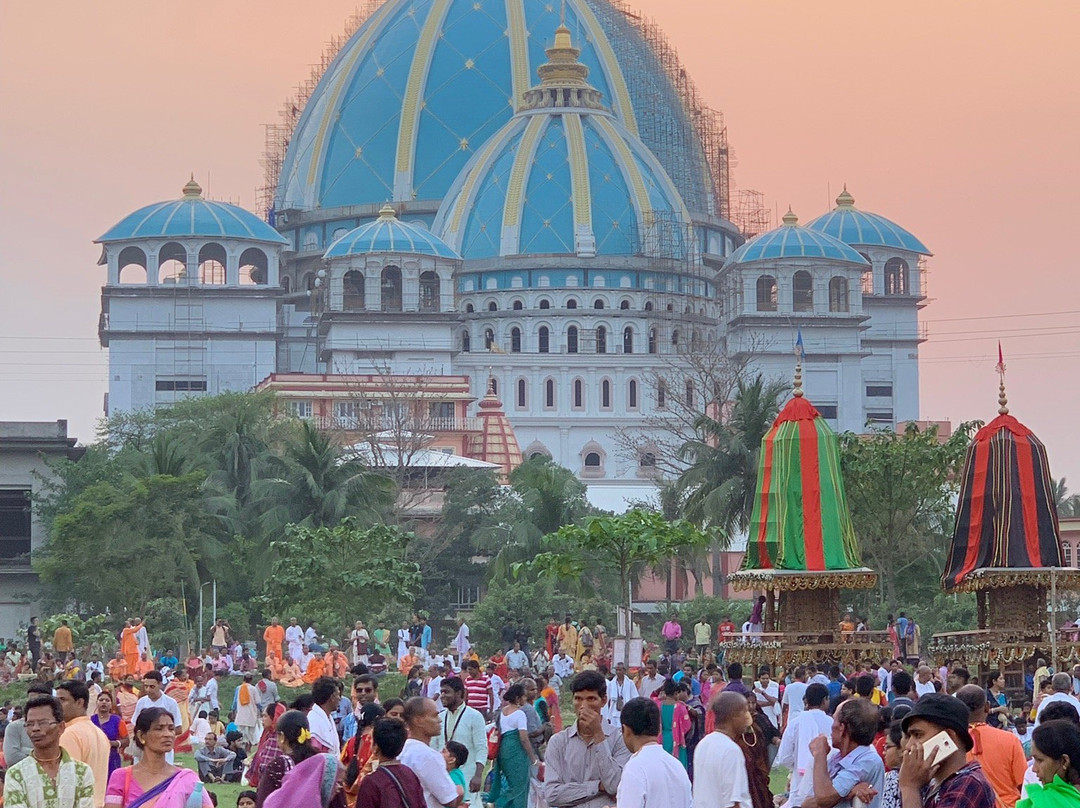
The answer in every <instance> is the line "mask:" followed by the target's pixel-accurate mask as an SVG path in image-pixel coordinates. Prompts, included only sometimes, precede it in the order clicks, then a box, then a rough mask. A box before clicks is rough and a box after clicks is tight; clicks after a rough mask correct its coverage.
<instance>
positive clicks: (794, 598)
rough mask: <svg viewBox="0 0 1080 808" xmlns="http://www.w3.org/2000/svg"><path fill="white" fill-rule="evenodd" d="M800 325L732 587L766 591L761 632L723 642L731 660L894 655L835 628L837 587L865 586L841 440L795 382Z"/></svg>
mask: <svg viewBox="0 0 1080 808" xmlns="http://www.w3.org/2000/svg"><path fill="white" fill-rule="evenodd" d="M801 354H802V351H801V335H800V343H799V347H798V349H797V356H798V361H797V363H796V366H795V381H794V390H793V392H792V398H791V400H790V401H788V402H787V404H786V405H785V406H784V408H783V409H782V410H781V411H780V414H779V415H778V416H777V417H776V420H775V421H774V422H773V425H772V428H771V429H770V430H769V431H768V432H767V433H766V435H765V437H764V438H763V439H762V441H761V451H760V456H759V460H758V476H757V493H756V497H755V501H754V510H753V515H752V517H751V520H750V530H749V535H748V537H747V546H746V554H745V556H744V559H743V565H742V568H741V569H740V570H739V572H737V573H734V574H732V575H731V576H729V578H728V581H729V583H730V584H731V586H732V587H733V588H734V589H737V590H753V591H755V592H756V593H759V594H760V595H763V596H764V597H765V608H764V609H763V614H762V631H761V633H760V634H750V635H744V636H742V637H740V638H739V639H736V640H732V641H730V642H726V643H722V644H721V647H722V648H723V649H724V652H725V659H727V660H729V661H733V662H744V663H747V662H749V663H754V664H755V665H756V664H770V665H776V664H782V665H785V666H790V665H798V664H805V663H808V662H826V661H828V662H839V661H852V662H854V661H861V660H863V659H868V658H869V659H874V660H875V661H876V662H880V661H881V659H882V658H887V657H889V656H891V655H892V648H891V645H890V644H889V643H888V641H887V640H885V639H884V637H882V638H881V640H880V641H879V640H878V638H877V636H876V635H875V634H872V633H865V632H864V633H860V635H859V636H858V638H856V637H854V636H853V635H851V634H842V633H841V630H840V620H841V617H842V615H843V614H844V612H845V608H844V606H843V604H842V603H841V600H840V593H841V590H852V589H869V588H872V587H873V586H874V585H875V583H876V582H877V573H875V572H874V571H873V570H871V569H869V568H867V567H864V566H863V565H862V561H861V556H860V553H859V542H858V539H857V537H856V536H855V529H854V526H853V525H852V522H851V514H850V512H849V511H848V506H847V499H846V496H845V494H844V480H843V477H842V475H841V472H840V443H839V439H838V438H837V436H836V433H835V432H833V430H832V429H831V428H830V427H829V425H828V424H827V423H826V421H825V419H824V418H823V417H822V416H821V413H820V412H818V410H817V409H816V408H815V407H814V405H813V404H812V403H811V402H810V401H809V400H808V399H807V398H806V395H805V394H804V391H803V389H802V355H801ZM856 639H857V640H858V641H857V642H856Z"/></svg>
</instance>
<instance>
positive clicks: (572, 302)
mask: <svg viewBox="0 0 1080 808" xmlns="http://www.w3.org/2000/svg"><path fill="white" fill-rule="evenodd" d="M566 308H568V309H576V308H577V299H576V298H573V297H570V298H567V299H566Z"/></svg>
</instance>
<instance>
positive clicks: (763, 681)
mask: <svg viewBox="0 0 1080 808" xmlns="http://www.w3.org/2000/svg"><path fill="white" fill-rule="evenodd" d="M754 695H755V696H757V700H758V705H759V706H760V708H761V712H762V713H763V714H764V715H765V717H766V718H768V719H769V722H770V723H771V724H772V725H773V726H774V727H776V728H777V729H780V685H778V684H777V683H776V682H774V681H773V680H772V674H770V673H769V669H768V668H767V667H764V666H763V667H762V668H761V670H760V671H758V680H757V681H756V682H754Z"/></svg>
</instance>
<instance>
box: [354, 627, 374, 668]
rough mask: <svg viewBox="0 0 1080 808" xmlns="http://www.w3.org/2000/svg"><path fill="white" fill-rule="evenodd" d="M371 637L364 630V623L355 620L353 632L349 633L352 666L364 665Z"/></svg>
mask: <svg viewBox="0 0 1080 808" xmlns="http://www.w3.org/2000/svg"><path fill="white" fill-rule="evenodd" d="M370 639H371V636H370V635H369V634H368V630H367V629H366V628H364V621H363V620H357V621H356V625H354V626H353V630H352V631H350V632H349V645H350V646H351V650H352V663H353V664H354V665H366V664H367V657H368V641H369V640H370Z"/></svg>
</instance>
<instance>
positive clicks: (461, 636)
mask: <svg viewBox="0 0 1080 808" xmlns="http://www.w3.org/2000/svg"><path fill="white" fill-rule="evenodd" d="M457 623H458V630H457V636H455V637H454V642H453V646H454V653H455V654H457V658H458V667H461V665H462V664H464V663H463V660H464V659H465V655H466V654H467V653H469V649H470V648H472V642H471V641H470V640H469V625H468V624H467V623H466V622H465V618H464V617H459V618H458V619H457Z"/></svg>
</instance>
